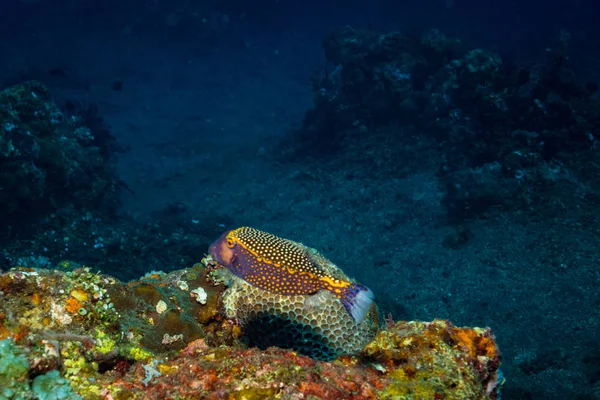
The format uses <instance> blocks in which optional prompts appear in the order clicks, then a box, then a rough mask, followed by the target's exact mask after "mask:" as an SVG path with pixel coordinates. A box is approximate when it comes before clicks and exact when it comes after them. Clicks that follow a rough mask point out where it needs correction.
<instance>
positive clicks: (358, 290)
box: [341, 283, 375, 325]
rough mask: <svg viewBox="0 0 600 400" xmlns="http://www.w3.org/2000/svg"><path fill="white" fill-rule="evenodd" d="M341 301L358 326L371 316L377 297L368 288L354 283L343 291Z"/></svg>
mask: <svg viewBox="0 0 600 400" xmlns="http://www.w3.org/2000/svg"><path fill="white" fill-rule="evenodd" d="M341 300H342V303H343V304H344V307H345V308H346V310H348V313H349V314H350V315H351V316H352V318H354V321H355V322H356V324H357V325H358V324H360V323H361V322H363V321H364V320H365V318H366V317H367V314H369V311H370V310H371V305H372V304H373V300H375V295H374V294H373V291H371V289H369V288H368V287H366V286H363V285H359V284H358V283H352V284H350V285H349V286H348V287H346V288H345V289H344V290H343V292H342V296H341Z"/></svg>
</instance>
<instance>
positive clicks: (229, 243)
mask: <svg viewBox="0 0 600 400" xmlns="http://www.w3.org/2000/svg"><path fill="white" fill-rule="evenodd" d="M234 245H235V243H233V240H231V239H227V247H229V248H230V249H233V246H234Z"/></svg>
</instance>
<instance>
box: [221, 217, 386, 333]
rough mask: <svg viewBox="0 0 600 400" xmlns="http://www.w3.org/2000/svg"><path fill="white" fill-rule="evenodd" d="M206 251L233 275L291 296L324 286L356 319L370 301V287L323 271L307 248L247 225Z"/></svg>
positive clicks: (363, 315) (313, 290) (226, 234)
mask: <svg viewBox="0 0 600 400" xmlns="http://www.w3.org/2000/svg"><path fill="white" fill-rule="evenodd" d="M209 252H210V255H211V256H212V258H213V259H214V260H215V261H217V262H218V263H219V264H221V265H223V266H225V267H227V268H228V269H229V270H230V271H231V272H232V273H233V274H234V275H236V276H238V277H240V278H241V279H243V280H245V281H246V282H248V283H249V284H251V285H253V286H256V287H258V288H260V289H262V290H266V291H269V292H272V293H278V294H281V295H290V296H291V295H313V294H316V293H317V292H319V291H321V290H327V291H329V292H331V293H333V294H334V295H335V296H336V297H337V298H338V299H339V300H340V301H341V302H342V304H343V305H344V307H345V308H346V310H348V312H349V313H350V315H352V317H353V318H354V320H355V321H356V322H357V323H360V322H362V321H363V320H364V318H365V317H366V315H367V314H368V313H369V310H370V308H371V304H372V303H373V298H374V296H373V292H372V291H371V290H370V289H368V288H367V287H365V286H362V285H360V284H357V283H352V282H348V281H345V280H340V279H336V278H334V277H332V276H330V275H328V274H326V273H325V272H324V271H323V270H322V269H321V268H319V267H318V266H317V265H316V264H315V262H314V261H313V259H312V257H311V256H310V255H309V254H308V252H307V250H306V248H304V247H303V246H300V245H299V244H298V243H295V242H292V241H290V240H286V239H282V238H279V237H277V236H275V235H272V234H270V233H267V232H263V231H259V230H257V229H253V228H248V227H242V228H238V229H234V230H232V231H229V232H227V233H225V234H223V235H222V236H221V237H220V238H219V239H217V240H216V241H215V242H214V243H213V244H212V245H211V246H210V249H209Z"/></svg>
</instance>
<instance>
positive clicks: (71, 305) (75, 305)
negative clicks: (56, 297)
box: [65, 297, 83, 314]
mask: <svg viewBox="0 0 600 400" xmlns="http://www.w3.org/2000/svg"><path fill="white" fill-rule="evenodd" d="M81 307H83V305H82V304H81V303H80V302H79V300H77V299H76V298H74V297H69V298H68V299H67V304H66V305H65V310H67V312H69V313H71V314H76V313H77V312H78V311H79V310H80V309H81Z"/></svg>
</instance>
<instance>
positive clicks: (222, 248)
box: [208, 235, 235, 267]
mask: <svg viewBox="0 0 600 400" xmlns="http://www.w3.org/2000/svg"><path fill="white" fill-rule="evenodd" d="M208 252H209V254H210V255H211V257H212V258H213V259H214V260H215V261H216V262H218V263H219V264H221V265H223V266H225V267H231V266H232V264H233V261H234V260H235V252H234V249H232V248H231V247H229V246H227V239H226V235H223V236H221V237H220V238H219V239H217V240H216V241H215V242H214V243H213V244H211V245H210V247H209V248H208Z"/></svg>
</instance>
